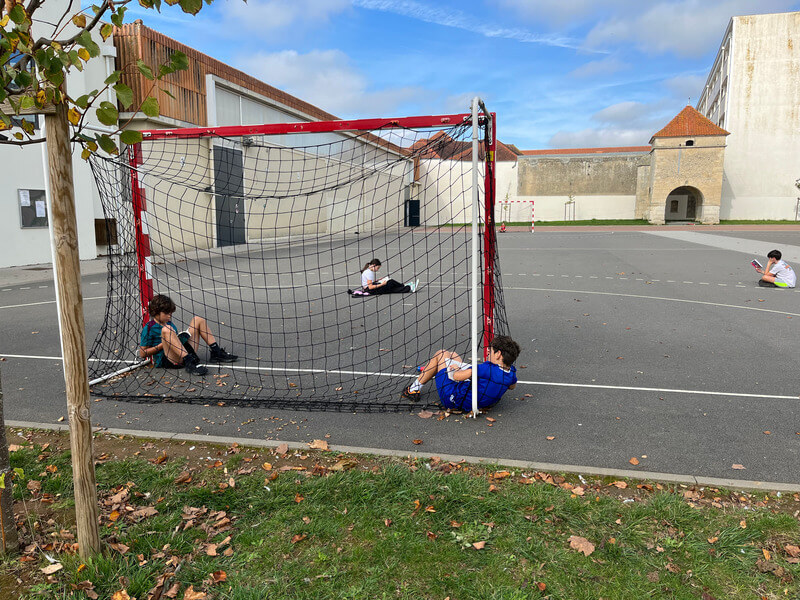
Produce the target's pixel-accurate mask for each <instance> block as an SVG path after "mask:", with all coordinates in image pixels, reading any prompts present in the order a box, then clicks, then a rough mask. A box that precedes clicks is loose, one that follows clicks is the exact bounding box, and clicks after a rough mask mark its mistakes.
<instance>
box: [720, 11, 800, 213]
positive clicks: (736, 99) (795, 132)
mask: <svg viewBox="0 0 800 600" xmlns="http://www.w3.org/2000/svg"><path fill="white" fill-rule="evenodd" d="M798 32H800V12H793V13H782V14H773V15H757V16H749V17H735V18H734V19H733V42H732V48H731V74H730V79H731V81H730V84H729V86H728V89H729V93H728V96H729V100H728V112H727V115H726V125H725V128H726V129H727V130H728V131H730V132H731V135H730V136H728V138H727V144H728V145H727V148H726V149H725V167H724V177H723V183H722V203H721V206H720V218H722V219H791V220H794V218H795V207H796V203H797V200H796V198H797V196H800V193H798V190H797V188H795V186H794V182H795V180H796V179H797V178H798V177H800V162H798V156H800V110H799V109H798V106H800V77H798V75H797V74H798V73H800V43H798V42H797V37H798ZM793 40H794V42H793Z"/></svg>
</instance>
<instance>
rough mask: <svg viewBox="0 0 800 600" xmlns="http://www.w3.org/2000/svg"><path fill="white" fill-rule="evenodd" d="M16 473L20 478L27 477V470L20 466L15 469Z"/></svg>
mask: <svg viewBox="0 0 800 600" xmlns="http://www.w3.org/2000/svg"><path fill="white" fill-rule="evenodd" d="M14 475H16V476H17V477H19V478H20V479H25V471H24V470H22V469H21V468H20V467H17V468H15V469H14Z"/></svg>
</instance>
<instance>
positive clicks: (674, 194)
mask: <svg viewBox="0 0 800 600" xmlns="http://www.w3.org/2000/svg"><path fill="white" fill-rule="evenodd" d="M702 218H703V194H701V193H700V190H698V189H697V188H693V187H691V186H688V185H684V186H681V187H678V188H675V189H674V190H672V191H671V192H670V193H669V195H668V196H667V203H666V207H665V210H664V220H665V221H666V222H668V223H669V222H670V221H700V220H701V219H702Z"/></svg>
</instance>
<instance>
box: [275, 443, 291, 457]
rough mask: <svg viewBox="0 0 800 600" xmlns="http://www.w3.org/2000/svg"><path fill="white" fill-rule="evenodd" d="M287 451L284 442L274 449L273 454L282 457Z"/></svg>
mask: <svg viewBox="0 0 800 600" xmlns="http://www.w3.org/2000/svg"><path fill="white" fill-rule="evenodd" d="M288 451H289V444H287V443H286V442H284V443H282V444H279V445H278V447H277V448H275V454H280V455H281V456H283V455H284V454H286V453H287V452H288Z"/></svg>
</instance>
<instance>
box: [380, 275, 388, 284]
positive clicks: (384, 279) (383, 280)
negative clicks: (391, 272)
mask: <svg viewBox="0 0 800 600" xmlns="http://www.w3.org/2000/svg"><path fill="white" fill-rule="evenodd" d="M387 281H389V276H388V275H387V276H386V277H381V278H380V279H378V283H386V282H387Z"/></svg>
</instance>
